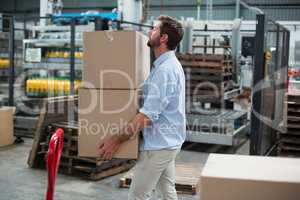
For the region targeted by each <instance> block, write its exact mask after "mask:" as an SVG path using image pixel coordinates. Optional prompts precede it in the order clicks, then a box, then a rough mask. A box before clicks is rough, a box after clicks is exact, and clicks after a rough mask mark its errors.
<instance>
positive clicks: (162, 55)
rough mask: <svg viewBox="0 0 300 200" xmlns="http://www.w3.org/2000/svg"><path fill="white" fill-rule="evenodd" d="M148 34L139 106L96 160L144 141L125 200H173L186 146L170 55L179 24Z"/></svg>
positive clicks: (180, 85) (179, 72)
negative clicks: (149, 57) (136, 139)
mask: <svg viewBox="0 0 300 200" xmlns="http://www.w3.org/2000/svg"><path fill="white" fill-rule="evenodd" d="M158 21H159V23H158V24H157V25H156V26H155V27H154V28H153V29H152V30H151V31H150V32H149V41H148V46H149V47H150V48H151V49H152V50H153V51H154V54H155V57H156V60H155V62H154V68H153V69H152V70H151V73H150V75H149V77H148V79H147V80H146V81H145V83H144V86H143V96H144V98H143V100H144V102H143V106H142V107H141V108H140V110H139V113H138V114H137V115H136V116H135V117H134V119H133V120H132V121H131V122H130V123H129V124H128V126H127V127H126V128H125V129H124V131H123V133H121V134H119V135H114V136H111V137H108V138H106V139H105V140H104V142H103V143H102V145H101V146H100V155H101V156H102V157H103V158H104V159H111V158H112V156H113V154H114V153H115V152H116V151H117V150H118V148H119V146H120V144H121V143H122V142H124V141H126V140H128V139H129V138H130V137H132V136H134V135H136V134H139V132H140V130H142V129H143V140H142V144H141V149H140V151H141V152H140V156H139V160H138V162H137V165H136V170H135V172H134V173H135V174H134V177H133V180H132V183H131V187H130V191H129V200H148V199H150V198H151V194H152V191H153V190H154V189H155V188H156V186H158V187H159V189H160V191H161V192H162V195H163V196H164V199H166V200H176V199H177V194H176V190H175V158H176V156H177V154H178V152H179V151H180V149H181V146H182V143H183V142H184V140H185V78H184V72H183V69H182V66H181V64H180V63H179V61H178V60H177V58H176V56H175V52H174V50H175V49H176V47H177V46H178V44H179V42H180V41H181V39H182V37H183V29H182V26H181V24H180V23H179V22H177V21H176V20H174V19H173V18H171V17H168V16H160V17H158Z"/></svg>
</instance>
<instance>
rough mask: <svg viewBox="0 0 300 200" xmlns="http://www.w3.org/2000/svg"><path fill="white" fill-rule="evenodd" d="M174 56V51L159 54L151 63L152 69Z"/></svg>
mask: <svg viewBox="0 0 300 200" xmlns="http://www.w3.org/2000/svg"><path fill="white" fill-rule="evenodd" d="M174 56H175V52H174V51H167V52H165V53H163V54H161V55H160V56H159V57H158V58H157V59H156V60H155V61H154V63H153V65H154V67H157V66H159V65H160V64H162V63H163V62H164V61H166V60H168V59H169V58H172V57H174Z"/></svg>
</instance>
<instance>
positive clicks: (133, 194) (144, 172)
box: [128, 149, 180, 200]
mask: <svg viewBox="0 0 300 200" xmlns="http://www.w3.org/2000/svg"><path fill="white" fill-rule="evenodd" d="M179 151H180V149H178V150H157V151H142V152H141V153H140V157H139V160H138V162H137V164H136V166H135V171H134V175H133V178H132V182H131V186H130V189H129V197H128V199H129V200H149V199H151V196H152V193H153V190H155V189H156V188H158V190H159V191H160V192H161V195H162V196H163V199H164V200H177V193H176V190H175V158H176V156H177V154H178V153H179Z"/></svg>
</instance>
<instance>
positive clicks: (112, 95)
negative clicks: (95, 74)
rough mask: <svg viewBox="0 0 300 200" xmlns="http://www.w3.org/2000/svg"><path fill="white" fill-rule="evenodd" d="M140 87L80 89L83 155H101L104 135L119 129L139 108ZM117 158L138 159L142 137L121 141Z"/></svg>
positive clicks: (81, 145) (80, 143) (80, 131)
mask: <svg viewBox="0 0 300 200" xmlns="http://www.w3.org/2000/svg"><path fill="white" fill-rule="evenodd" d="M137 93H138V90H97V89H79V123H80V129H79V141H78V147H79V156H85V157H99V149H98V147H97V146H98V145H99V143H100V141H101V138H102V136H105V135H107V134H114V133H119V131H120V130H122V128H123V127H124V126H125V125H126V124H127V123H128V122H129V121H130V120H131V119H133V117H134V116H135V114H136V113H137V110H138V102H137V101H138V98H137ZM114 157H115V158H128V159H136V158H137V157H138V137H135V138H132V139H130V140H129V141H127V142H125V143H124V144H122V145H121V147H120V149H119V151H118V152H117V153H116V154H115V156H114Z"/></svg>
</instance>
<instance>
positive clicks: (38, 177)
mask: <svg viewBox="0 0 300 200" xmlns="http://www.w3.org/2000/svg"><path fill="white" fill-rule="evenodd" d="M31 145H32V140H31V139H25V142H24V143H22V144H18V145H13V146H9V147H5V148H3V147H2V148H0V200H43V199H45V191H46V185H47V182H46V181H47V177H46V171H45V170H38V169H31V168H29V167H28V166H27V157H28V154H29V151H30V149H31ZM248 146H249V145H248V143H247V142H246V143H245V144H244V145H242V146H241V148H239V149H238V151H237V153H239V154H247V153H248ZM188 148H189V149H191V150H189V151H181V152H180V154H179V155H178V157H177V160H176V162H177V163H187V162H188V163H196V164H198V165H199V166H204V164H205V161H206V159H207V157H208V155H209V153H210V152H219V151H221V152H222V151H223V152H225V153H228V152H229V153H232V151H231V150H228V148H227V150H226V149H225V150H224V149H222V148H220V149H218V148H216V147H215V146H213V145H201V144H197V145H193V144H190V146H188ZM199 149H200V151H202V150H204V151H202V152H199ZM226 151H228V152H226ZM221 152H219V153H221ZM122 175H123V174H119V175H116V176H113V177H109V178H106V179H103V180H100V181H87V180H83V179H81V178H77V177H71V176H66V175H62V174H59V175H58V178H57V183H56V192H55V200H126V199H127V194H128V189H120V188H119V187H118V183H119V179H120V177H122ZM179 199H180V200H195V199H199V196H198V195H179Z"/></svg>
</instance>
